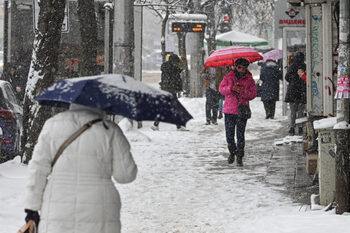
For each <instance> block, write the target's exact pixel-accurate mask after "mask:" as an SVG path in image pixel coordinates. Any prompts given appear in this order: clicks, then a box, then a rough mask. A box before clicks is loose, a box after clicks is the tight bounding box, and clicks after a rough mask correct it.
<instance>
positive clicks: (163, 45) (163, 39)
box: [160, 7, 169, 62]
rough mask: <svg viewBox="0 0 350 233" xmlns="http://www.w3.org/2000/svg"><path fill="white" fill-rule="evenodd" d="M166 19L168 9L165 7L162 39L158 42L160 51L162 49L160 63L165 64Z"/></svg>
mask: <svg viewBox="0 0 350 233" xmlns="http://www.w3.org/2000/svg"><path fill="white" fill-rule="evenodd" d="M168 18H169V9H168V7H167V9H166V12H165V16H164V18H163V20H162V29H161V30H162V31H161V32H162V35H161V37H162V39H161V41H160V44H161V49H162V61H163V62H165V57H166V56H165V55H166V54H165V49H166V48H165V32H166V26H167V22H168Z"/></svg>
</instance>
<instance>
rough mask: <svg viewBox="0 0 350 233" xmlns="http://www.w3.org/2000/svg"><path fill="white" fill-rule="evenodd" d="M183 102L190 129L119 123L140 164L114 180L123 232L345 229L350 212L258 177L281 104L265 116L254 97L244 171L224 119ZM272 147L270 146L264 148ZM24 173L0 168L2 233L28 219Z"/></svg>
mask: <svg viewBox="0 0 350 233" xmlns="http://www.w3.org/2000/svg"><path fill="white" fill-rule="evenodd" d="M181 102H182V103H183V104H184V106H185V107H186V108H187V109H188V110H189V112H190V113H191V114H192V115H193V117H194V119H193V120H191V121H190V122H189V123H188V125H187V128H188V129H189V131H185V132H183V131H177V130H176V127H175V126H174V125H169V124H163V123H161V124H160V131H152V130H151V129H150V126H151V124H152V122H144V123H143V128H142V129H140V130H136V129H132V128H130V125H129V123H128V121H122V122H121V123H120V125H121V127H122V128H123V129H124V132H125V134H126V135H127V137H128V139H129V140H130V142H131V145H132V149H133V154H134V158H135V160H136V163H137V165H138V167H139V173H138V177H137V179H136V181H134V182H133V183H131V184H128V185H121V184H116V185H117V188H118V190H119V191H120V195H121V199H122V213H121V215H122V217H121V221H122V232H125V233H139V232H142V233H145V232H149V233H158V232H174V233H175V232H184V233H189V232H193V233H195V232H196V233H197V232H200V233H201V232H203V233H204V232H205V233H207V232H215V233H221V232H225V233H226V232H227V233H235V232H239V233H265V232H266V233H283V232H295V233H300V232H305V233H316V232H317V233H320V232H321V233H326V232H327V233H328V232H333V233H338V232H339V233H340V232H345V231H346V229H348V227H349V225H350V216H349V215H346V214H345V215H342V216H338V215H335V214H334V212H333V211H330V212H324V211H310V210H307V211H305V209H304V208H300V207H301V206H300V204H295V203H293V202H292V200H291V199H290V198H289V197H287V196H285V195H283V193H282V192H279V191H277V189H274V188H273V187H271V185H267V184H266V183H265V182H264V181H263V180H262V179H261V177H262V176H263V175H264V174H265V173H266V171H267V164H268V161H269V159H270V158H269V157H261V156H259V153H255V152H254V151H253V147H252V146H251V145H252V144H253V143H258V142H259V140H262V139H264V138H269V137H278V136H279V135H278V134H279V133H280V131H281V129H282V127H284V126H285V125H286V121H287V119H286V117H282V116H281V102H279V103H278V104H277V113H276V116H277V117H276V120H265V119H264V110H263V105H262V102H261V101H260V99H259V98H258V99H256V100H254V101H252V103H251V108H252V111H253V118H252V119H250V120H249V121H248V126H247V132H246V139H247V142H246V144H247V154H246V155H247V156H246V158H245V161H244V162H245V166H244V167H243V168H237V167H236V166H235V165H228V164H227V149H226V141H225V133H224V124H223V119H221V120H219V125H217V126H214V125H210V126H205V125H204V122H205V116H204V103H205V99H204V98H191V99H190V98H181ZM280 137H281V138H283V135H280ZM272 147H273V144H272V143H271V145H263V146H261V148H260V149H264V148H265V149H267V150H270V149H271V148H272ZM26 178H27V171H26V166H25V165H23V164H20V163H19V162H18V159H16V160H13V161H10V162H7V163H5V164H1V165H0V187H1V193H0V206H1V208H0V233H8V232H16V230H18V228H19V227H20V225H21V224H22V223H23V218H24V213H23V199H24V186H25V182H26ZM301 209H302V211H301Z"/></svg>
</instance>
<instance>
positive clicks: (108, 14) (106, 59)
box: [104, 4, 113, 74]
mask: <svg viewBox="0 0 350 233" xmlns="http://www.w3.org/2000/svg"><path fill="white" fill-rule="evenodd" d="M104 7H105V31H104V73H105V74H109V73H110V64H109V59H110V57H109V54H110V53H109V50H110V46H109V44H110V18H111V10H112V9H113V8H111V5H110V4H106V5H105V6H104Z"/></svg>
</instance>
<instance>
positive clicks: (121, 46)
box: [113, 0, 134, 77]
mask: <svg viewBox="0 0 350 233" xmlns="http://www.w3.org/2000/svg"><path fill="white" fill-rule="evenodd" d="M133 21H134V2H133V1H130V0H115V4H114V32H113V33H114V37H113V48H114V49H113V73H118V74H125V75H128V76H130V77H134V22H133Z"/></svg>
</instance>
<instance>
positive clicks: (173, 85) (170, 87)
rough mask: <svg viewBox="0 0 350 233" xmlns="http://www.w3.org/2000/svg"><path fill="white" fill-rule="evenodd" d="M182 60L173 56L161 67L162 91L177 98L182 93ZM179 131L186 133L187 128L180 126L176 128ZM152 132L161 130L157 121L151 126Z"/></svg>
mask: <svg viewBox="0 0 350 233" xmlns="http://www.w3.org/2000/svg"><path fill="white" fill-rule="evenodd" d="M179 65H180V58H179V56H177V55H176V54H171V55H170V56H169V60H168V61H166V62H164V63H163V64H162V66H161V67H160V69H161V71H162V76H161V81H160V83H159V85H160V89H162V90H164V91H168V92H170V93H171V94H173V96H174V97H176V98H177V94H178V93H179V92H181V91H182V79H181V77H180V73H181V71H182V69H181V68H180V67H179ZM176 128H177V130H180V131H185V130H186V128H185V127H183V126H180V125H177V126H176ZM151 129H152V130H159V121H155V122H154V124H153V125H152V126H151Z"/></svg>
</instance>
